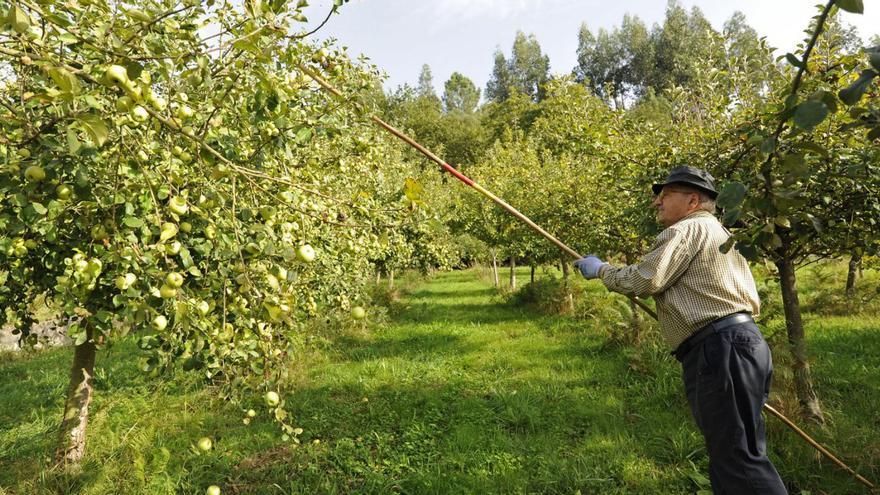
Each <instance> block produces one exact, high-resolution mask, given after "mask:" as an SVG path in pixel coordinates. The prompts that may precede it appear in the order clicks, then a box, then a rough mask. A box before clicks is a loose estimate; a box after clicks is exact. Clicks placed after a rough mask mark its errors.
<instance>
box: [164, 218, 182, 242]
mask: <svg viewBox="0 0 880 495" xmlns="http://www.w3.org/2000/svg"><path fill="white" fill-rule="evenodd" d="M177 230H178V229H177V225H176V224H174V223H171V222H165V223H163V224H162V228H161V230H160V231H159V240H160V241H162V242H165V241H167V240H168V239H171V238H172V237H174V236H176V235H177Z"/></svg>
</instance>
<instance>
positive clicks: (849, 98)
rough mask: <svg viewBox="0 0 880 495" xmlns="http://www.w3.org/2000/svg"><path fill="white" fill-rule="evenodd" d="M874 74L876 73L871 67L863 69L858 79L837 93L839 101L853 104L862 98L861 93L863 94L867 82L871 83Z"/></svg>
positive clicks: (866, 87) (866, 88)
mask: <svg viewBox="0 0 880 495" xmlns="http://www.w3.org/2000/svg"><path fill="white" fill-rule="evenodd" d="M876 75H877V73H876V72H874V71H873V70H871V69H865V70H863V71H862V73H861V74H859V78H858V79H856V80H855V81H854V82H853V83H852V84H850V85H849V86H847V87H846V88H844V89H841V90H840V91H839V92H838V93H837V96H838V97H839V98H840V101H842V102H844V103H846V104H847V105H855V104H856V103H858V101H859V100H861V99H862V95H864V94H865V91H867V90H868V84H870V83H871V80H872V79H874V76H876Z"/></svg>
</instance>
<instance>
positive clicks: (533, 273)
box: [530, 265, 535, 283]
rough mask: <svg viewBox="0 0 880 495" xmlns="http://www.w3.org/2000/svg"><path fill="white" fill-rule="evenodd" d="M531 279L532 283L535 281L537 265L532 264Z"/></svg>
mask: <svg viewBox="0 0 880 495" xmlns="http://www.w3.org/2000/svg"><path fill="white" fill-rule="evenodd" d="M530 281H531V282H532V283H535V265H532V274H531V278H530Z"/></svg>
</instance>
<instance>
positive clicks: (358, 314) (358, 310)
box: [351, 306, 367, 320]
mask: <svg viewBox="0 0 880 495" xmlns="http://www.w3.org/2000/svg"><path fill="white" fill-rule="evenodd" d="M366 316H367V311H366V310H365V309H364V308H363V307H362V306H355V307H353V308H351V317H352V318H354V319H355V320H363V319H364V317H366Z"/></svg>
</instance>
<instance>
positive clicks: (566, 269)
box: [560, 257, 574, 313]
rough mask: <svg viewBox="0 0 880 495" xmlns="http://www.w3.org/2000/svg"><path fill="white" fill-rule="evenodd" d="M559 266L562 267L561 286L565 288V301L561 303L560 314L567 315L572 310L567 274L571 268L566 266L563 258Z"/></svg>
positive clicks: (566, 263) (572, 303) (572, 302)
mask: <svg viewBox="0 0 880 495" xmlns="http://www.w3.org/2000/svg"><path fill="white" fill-rule="evenodd" d="M560 265H562V280H563V286H564V287H565V300H564V301H563V303H562V312H563V313H568V312H569V311H571V310H572V309H574V296H573V295H572V294H571V289H569V286H568V274H569V272H570V270H571V267H570V266H569V265H568V262H567V260H566V259H565V257H563V258H562V262H561V263H560Z"/></svg>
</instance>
